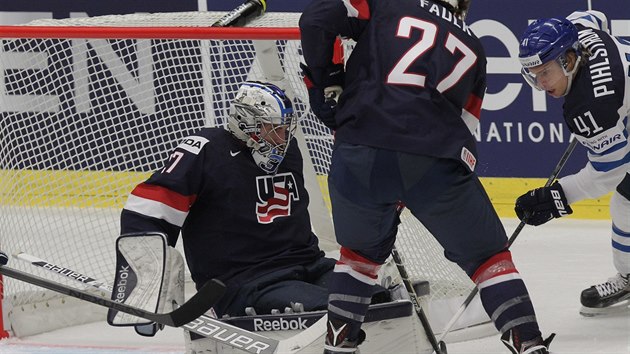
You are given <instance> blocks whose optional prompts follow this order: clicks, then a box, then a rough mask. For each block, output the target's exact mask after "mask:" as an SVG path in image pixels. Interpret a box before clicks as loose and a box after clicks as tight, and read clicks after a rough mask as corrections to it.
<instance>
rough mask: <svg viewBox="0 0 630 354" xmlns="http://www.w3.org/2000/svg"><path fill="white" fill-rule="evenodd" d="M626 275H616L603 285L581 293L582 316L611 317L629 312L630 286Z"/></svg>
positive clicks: (594, 286)
mask: <svg viewBox="0 0 630 354" xmlns="http://www.w3.org/2000/svg"><path fill="white" fill-rule="evenodd" d="M628 276H629V275H628V274H626V275H621V274H617V275H616V276H615V277H614V278H610V279H608V281H606V282H605V283H602V284H597V285H593V286H591V287H590V288H588V289H586V290H584V291H582V295H581V296H580V302H581V303H582V308H581V309H580V314H581V315H582V316H587V317H592V316H598V315H612V314H620V313H626V312H629V311H630V284H629V282H628Z"/></svg>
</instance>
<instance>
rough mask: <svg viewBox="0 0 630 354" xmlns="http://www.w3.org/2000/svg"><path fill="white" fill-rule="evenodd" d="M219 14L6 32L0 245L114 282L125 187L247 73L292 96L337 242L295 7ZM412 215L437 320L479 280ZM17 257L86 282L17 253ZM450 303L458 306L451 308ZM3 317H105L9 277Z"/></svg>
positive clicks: (311, 180) (61, 322)
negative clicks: (247, 16)
mask: <svg viewBox="0 0 630 354" xmlns="http://www.w3.org/2000/svg"><path fill="white" fill-rule="evenodd" d="M221 15H222V14H221V13H211V12H190V13H165V14H145V15H123V16H102V17H93V18H81V19H68V20H43V21H36V22H33V23H30V24H28V25H26V26H11V27H2V28H0V41H1V45H0V248H1V249H3V250H4V251H5V252H7V253H8V254H10V255H15V254H18V253H20V252H25V253H28V254H30V255H33V256H35V257H39V258H41V259H43V260H46V261H48V262H50V263H52V264H56V265H59V266H61V267H67V268H68V269H71V270H73V271H76V272H78V273H81V274H84V275H88V276H90V277H92V278H95V279H98V280H102V281H105V282H107V283H108V284H109V285H110V286H111V285H112V284H111V283H112V282H113V277H114V269H115V260H116V257H115V249H114V248H115V239H116V238H117V236H118V233H119V215H120V211H121V209H122V206H123V205H124V203H125V201H126V197H127V195H128V194H129V192H130V191H131V190H132V189H133V187H134V186H135V185H136V184H138V183H140V182H141V181H143V180H145V179H146V178H147V177H148V176H149V175H150V174H151V172H152V171H155V170H157V169H159V168H162V164H163V162H164V161H165V160H166V159H167V157H168V155H169V153H170V151H171V150H172V149H173V148H174V147H175V146H176V145H177V144H178V142H179V141H180V140H181V139H182V138H183V137H186V136H188V135H190V134H191V133H193V132H195V131H197V130H198V129H199V128H201V127H204V126H222V127H225V125H226V120H225V119H226V117H227V110H228V107H229V103H230V101H231V100H232V99H233V97H234V95H235V93H236V91H237V89H238V87H239V85H240V84H241V83H242V82H243V81H246V80H264V81H272V82H275V83H278V84H279V85H281V86H282V87H284V88H285V89H286V90H287V91H288V92H289V94H290V95H293V96H294V104H295V108H296V111H297V113H298V116H299V121H300V126H301V134H300V135H299V136H298V138H299V139H298V141H299V143H300V147H301V149H302V152H303V153H304V155H305V156H304V158H305V175H306V177H307V187H308V189H309V191H310V194H311V196H312V202H311V204H312V205H311V206H310V208H309V209H310V212H311V216H312V219H313V220H312V222H313V228H314V230H315V232H316V233H317V234H318V236H319V237H320V239H322V244H323V245H324V247H325V248H326V249H332V248H334V235H333V233H332V224H331V221H330V214H329V209H328V204H329V202H328V192H327V187H326V175H327V174H328V168H329V164H330V154H331V148H332V136H331V134H330V131H329V130H328V129H327V128H326V127H324V126H323V125H322V124H320V123H319V122H318V121H317V119H316V118H315V117H314V116H313V115H312V114H311V113H310V110H309V106H308V95H307V93H306V92H305V87H304V86H303V83H302V80H301V76H300V69H299V63H300V61H301V60H302V58H301V49H300V42H299V31H298V29H297V20H298V15H297V14H266V15H264V16H263V17H262V18H260V19H258V20H256V21H254V22H253V23H252V24H250V25H249V26H248V28H230V29H228V28H211V27H208V26H209V25H210V24H212V23H213V22H214V21H216V20H217V19H218V18H219V17H220V16H221ZM316 196H321V198H317V197H316ZM402 221H403V223H402V225H401V228H400V233H399V237H398V241H397V246H398V249H399V251H400V253H401V255H402V257H403V258H404V262H405V265H406V266H407V268H408V269H407V270H408V273H409V274H410V276H411V278H412V279H413V280H417V281H420V280H427V281H429V284H430V294H429V295H427V296H425V297H424V300H425V303H426V304H428V306H429V307H428V308H429V310H430V311H428V312H429V317H430V318H431V319H432V320H434V318H437V317H438V315H432V314H433V313H434V311H432V310H431V306H432V305H431V304H440V305H439V306H434V307H435V308H446V307H449V306H450V311H451V312H449V313H448V314H446V315H444V318H445V320H448V319H450V315H452V314H453V309H456V308H457V307H458V306H459V305H460V304H461V302H462V301H463V297H465V296H466V295H467V294H468V293H469V292H470V290H471V289H472V286H473V284H472V282H471V281H470V280H469V279H468V277H467V276H466V275H465V274H464V272H462V271H461V270H460V269H459V268H458V267H457V266H455V265H454V264H452V263H450V262H448V261H446V260H445V259H444V257H443V249H442V248H441V247H440V245H439V244H438V243H437V242H436V241H435V240H434V239H433V237H432V236H431V235H430V234H429V233H428V232H427V230H426V229H425V228H424V227H423V226H422V224H420V223H419V222H418V221H416V220H415V219H414V218H413V217H411V216H410V215H409V214H408V213H406V212H405V213H404V214H403V215H402ZM180 243H181V242H180ZM9 265H10V266H11V267H14V268H17V269H20V270H23V271H27V272H29V273H35V274H36V275H38V276H41V277H45V278H51V279H53V280H54V281H57V282H62V283H64V284H66V285H68V286H73V287H78V288H82V289H83V287H82V286H81V284H79V285H77V284H78V283H77V282H73V281H71V280H68V278H67V277H63V276H60V275H57V274H54V273H52V272H50V271H47V270H44V269H41V268H38V267H35V266H33V265H31V264H29V263H27V262H22V261H20V260H18V259H17V257H11V260H10V262H9ZM57 271H58V272H63V271H64V270H63V269H58V270H57ZM90 291H95V292H98V293H100V294H102V295H103V296H107V297H108V296H109V294H105V293H104V292H103V291H102V290H97V289H92V290H90ZM449 299H455V301H454V302H451V303H450V305H448V306H444V305H443V301H448V300H449ZM78 309H81V310H78ZM3 313H4V318H5V327H6V329H8V330H10V331H11V332H12V333H13V335H16V336H26V335H31V334H34V333H37V332H42V331H48V330H52V329H54V328H57V327H60V326H61V327H63V326H70V325H75V324H78V323H82V322H86V321H94V320H102V319H104V310H101V309H98V308H96V307H95V306H93V305H89V304H86V303H82V302H81V301H74V300H73V299H68V298H65V297H62V296H60V295H56V294H54V293H50V292H48V291H44V290H42V289H40V288H37V287H34V286H31V285H29V284H26V283H23V282H19V281H14V280H12V279H7V278H5V279H4V300H3ZM90 314H93V315H90ZM484 320H487V319H484ZM443 321H444V320H443ZM482 321H483V320H482ZM475 323H479V320H477V319H474V320H472V319H471V320H469V321H468V322H466V321H464V322H463V323H462V326H466V325H470V324H475ZM443 324H444V323H443V322H442V323H440V324H436V325H434V330H436V331H437V332H439V331H440V329H441V328H442V327H441V326H442V325H443Z"/></svg>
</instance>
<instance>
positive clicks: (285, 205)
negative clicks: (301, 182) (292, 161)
mask: <svg viewBox="0 0 630 354" xmlns="http://www.w3.org/2000/svg"><path fill="white" fill-rule="evenodd" d="M256 190H257V191H258V203H256V217H257V218H258V222H259V223H261V224H269V223H271V222H273V220H274V219H275V218H278V217H283V216H289V215H291V203H292V202H293V201H297V200H300V196H299V194H298V186H297V184H296V183H295V177H293V173H281V174H277V175H275V176H259V177H256Z"/></svg>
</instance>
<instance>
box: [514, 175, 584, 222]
mask: <svg viewBox="0 0 630 354" xmlns="http://www.w3.org/2000/svg"><path fill="white" fill-rule="evenodd" d="M514 211H516V215H517V216H518V218H519V219H521V221H523V222H525V223H526V224H529V225H534V226H538V225H542V224H544V223H546V222H547V221H549V220H551V219H553V218H559V217H562V216H565V215H569V214H571V213H573V210H572V209H571V207H570V206H569V203H567V198H566V196H565V195H564V191H563V190H562V186H561V185H560V183H558V182H556V183H554V184H552V185H551V186H549V187H541V188H536V189H534V190H531V191H529V192H527V193H525V194H523V195H522V196H520V197H518V198H517V199H516V206H515V207H514Z"/></svg>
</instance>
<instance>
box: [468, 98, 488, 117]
mask: <svg viewBox="0 0 630 354" xmlns="http://www.w3.org/2000/svg"><path fill="white" fill-rule="evenodd" d="M482 102H483V101H482V100H481V98H479V97H477V96H475V95H472V94H471V95H470V96H468V101H467V102H466V104H465V105H464V109H465V110H466V111H468V113H470V114H472V115H473V116H475V118H477V119H479V117H480V116H481V103H482Z"/></svg>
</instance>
